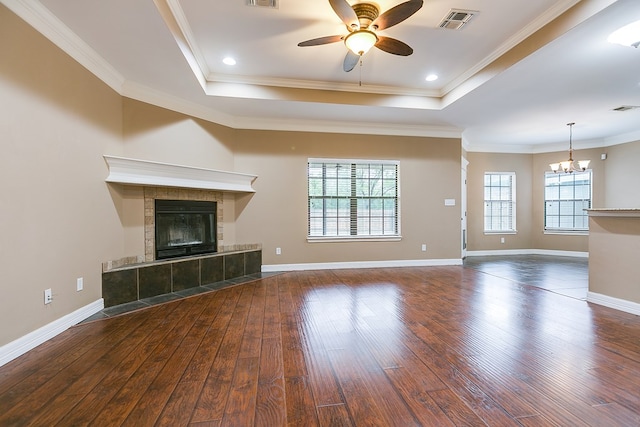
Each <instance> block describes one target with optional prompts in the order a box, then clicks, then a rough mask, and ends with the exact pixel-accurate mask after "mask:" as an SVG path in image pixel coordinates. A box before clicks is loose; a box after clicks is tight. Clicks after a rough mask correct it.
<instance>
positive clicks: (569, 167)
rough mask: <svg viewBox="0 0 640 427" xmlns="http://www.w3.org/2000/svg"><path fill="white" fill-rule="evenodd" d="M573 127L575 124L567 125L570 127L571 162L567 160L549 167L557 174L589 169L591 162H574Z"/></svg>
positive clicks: (551, 164)
mask: <svg viewBox="0 0 640 427" xmlns="http://www.w3.org/2000/svg"><path fill="white" fill-rule="evenodd" d="M573 125H575V123H567V126H569V160H565V161H564V162H559V163H549V166H551V170H552V171H554V172H556V173H559V172H564V173H573V172H575V171H585V170H587V167H589V162H590V161H591V160H578V161H577V162H574V161H573V141H572V139H573ZM576 163H577V165H576Z"/></svg>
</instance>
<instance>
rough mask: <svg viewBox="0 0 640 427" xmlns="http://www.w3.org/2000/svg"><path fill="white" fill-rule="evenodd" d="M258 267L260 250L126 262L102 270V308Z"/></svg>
mask: <svg viewBox="0 0 640 427" xmlns="http://www.w3.org/2000/svg"><path fill="white" fill-rule="evenodd" d="M256 246H257V245H256ZM261 268H262V250H261V249H249V250H238V251H226V252H218V253H215V254H208V255H204V256H193V257H185V258H175V259H170V260H163V261H154V262H150V263H142V264H132V265H125V266H122V267H118V268H112V269H108V271H103V273H102V298H103V299H104V306H105V308H107V307H113V306H115V305H120V304H125V303H128V302H133V301H137V300H142V299H145V298H150V297H154V296H158V295H163V294H169V293H172V292H177V291H182V290H185V289H188V288H195V287H198V286H203V285H208V284H212V283H216V282H222V281H224V280H230V279H235V278H238V277H242V276H247V275H250V274H255V273H260V271H261ZM103 270H104V269H103Z"/></svg>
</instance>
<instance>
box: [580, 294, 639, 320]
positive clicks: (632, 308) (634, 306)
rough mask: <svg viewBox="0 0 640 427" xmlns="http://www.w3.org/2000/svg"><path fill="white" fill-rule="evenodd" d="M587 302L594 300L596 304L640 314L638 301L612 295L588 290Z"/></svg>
mask: <svg viewBox="0 0 640 427" xmlns="http://www.w3.org/2000/svg"><path fill="white" fill-rule="evenodd" d="M587 302H592V303H594V304H598V305H603V306H605V307H609V308H613V309H616V310H620V311H624V312H626V313H630V314H635V315H636V316H640V304H638V303H637V302H633V301H627V300H624V299H620V298H615V297H610V296H608V295H603V294H599V293H596V292H587Z"/></svg>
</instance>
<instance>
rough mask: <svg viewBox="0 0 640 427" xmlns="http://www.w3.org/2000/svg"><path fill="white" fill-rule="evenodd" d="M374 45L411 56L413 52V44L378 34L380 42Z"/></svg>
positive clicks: (394, 52) (397, 53) (386, 50)
mask: <svg viewBox="0 0 640 427" xmlns="http://www.w3.org/2000/svg"><path fill="white" fill-rule="evenodd" d="M374 46H375V47H377V48H378V49H380V50H384V51H385V52H387V53H392V54H394V55H400V56H409V55H411V54H412V53H413V49H412V48H411V46H409V45H408V44H406V43H404V42H401V41H400V40H396V39H392V38H391V37H383V36H378V43H376V44H375V45H374Z"/></svg>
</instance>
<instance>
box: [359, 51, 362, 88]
mask: <svg viewBox="0 0 640 427" xmlns="http://www.w3.org/2000/svg"><path fill="white" fill-rule="evenodd" d="M358 86H362V56H360V77H358Z"/></svg>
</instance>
